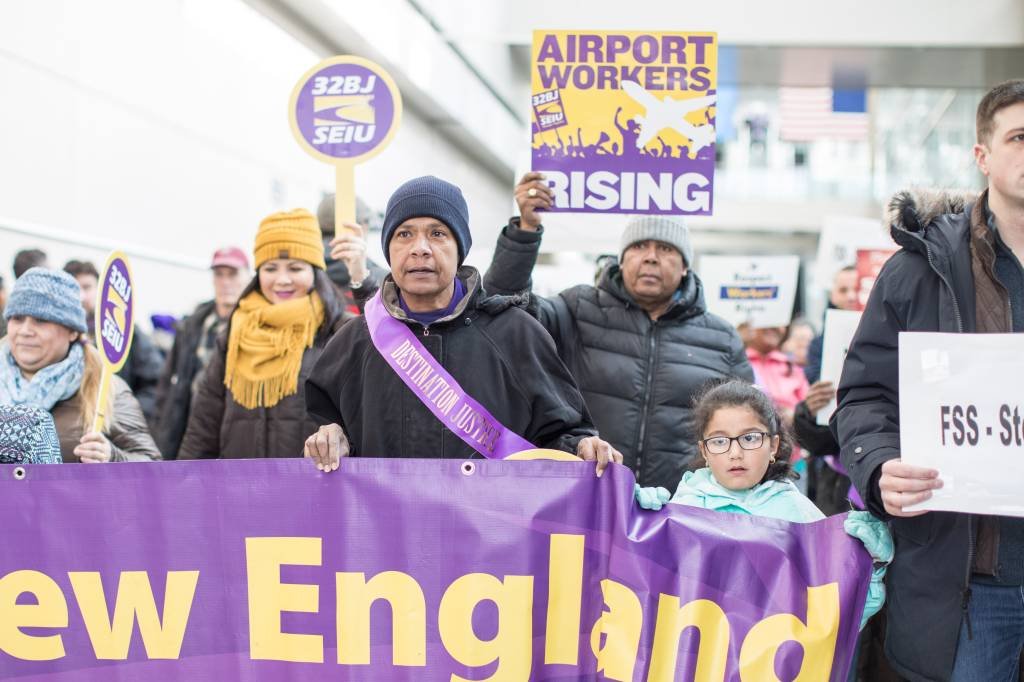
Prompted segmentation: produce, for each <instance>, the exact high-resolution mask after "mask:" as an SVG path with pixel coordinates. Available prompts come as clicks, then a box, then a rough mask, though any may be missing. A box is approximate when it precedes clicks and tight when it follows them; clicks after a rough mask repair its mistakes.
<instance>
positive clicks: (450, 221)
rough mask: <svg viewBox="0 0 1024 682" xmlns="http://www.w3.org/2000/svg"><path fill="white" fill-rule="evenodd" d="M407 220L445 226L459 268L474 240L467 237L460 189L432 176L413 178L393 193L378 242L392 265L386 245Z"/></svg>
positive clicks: (467, 229) (467, 224)
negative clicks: (453, 243) (451, 236)
mask: <svg viewBox="0 0 1024 682" xmlns="http://www.w3.org/2000/svg"><path fill="white" fill-rule="evenodd" d="M410 218H436V219H437V220H440V221H441V222H442V223H444V224H445V225H447V226H448V228H449V229H450V230H451V231H452V234H454V235H455V241H456V242H457V243H458V245H459V265H462V261H464V260H465V259H466V254H467V253H469V248H470V247H471V246H473V237H472V236H471V235H470V234H469V207H468V206H466V200H465V198H463V196H462V190H460V189H459V188H458V187H456V186H455V185H453V184H452V183H450V182H445V181H444V180H442V179H440V178H435V177H434V176H433V175H425V176H423V177H421V178H414V179H412V180H410V181H408V182H406V183H405V184H403V185H402V186H401V187H399V188H398V189H396V190H395V193H394V194H392V195H391V198H390V199H388V206H387V208H386V209H385V211H384V227H383V229H382V230H381V235H380V242H381V245H382V246H383V247H384V257H385V258H387V261H388V263H391V256H389V255H388V243H389V242H390V241H391V236H392V235H393V234H394V232H395V228H397V227H398V226H399V225H401V224H402V223H404V222H405V221H406V220H409V219H410Z"/></svg>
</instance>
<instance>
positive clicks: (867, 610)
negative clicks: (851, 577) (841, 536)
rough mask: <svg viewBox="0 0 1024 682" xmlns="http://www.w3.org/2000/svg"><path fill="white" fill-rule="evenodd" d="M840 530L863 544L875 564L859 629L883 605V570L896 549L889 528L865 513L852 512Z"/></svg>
mask: <svg viewBox="0 0 1024 682" xmlns="http://www.w3.org/2000/svg"><path fill="white" fill-rule="evenodd" d="M843 530H845V531H846V533H847V535H850V536H851V537H855V538H857V539H858V540H860V541H861V542H862V543H864V549H866V550H867V551H868V554H870V555H871V560H872V561H873V562H874V563H875V570H874V572H872V574H871V582H870V583H868V594H867V598H866V599H865V602H864V613H863V614H862V615H861V619H860V627H861V629H863V628H864V624H865V623H867V622H868V619H870V618H871V616H873V615H875V614H876V613H878V612H879V611H880V610H881V608H882V604H884V603H885V583H884V582H883V579H884V578H885V568H886V565H888V564H889V562H891V561H892V557H893V555H894V554H895V547H894V546H893V542H892V535H890V534H889V528H888V526H886V525H885V523H883V522H882V521H880V520H879V519H877V518H875V517H874V516H872V515H871V514H870V513H868V512H866V511H852V512H850V513H849V514H847V516H846V520H845V521H843Z"/></svg>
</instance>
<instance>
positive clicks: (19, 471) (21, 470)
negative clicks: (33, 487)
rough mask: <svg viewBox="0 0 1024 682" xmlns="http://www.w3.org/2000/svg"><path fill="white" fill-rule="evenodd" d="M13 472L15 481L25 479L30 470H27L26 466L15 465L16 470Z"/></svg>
mask: <svg viewBox="0 0 1024 682" xmlns="http://www.w3.org/2000/svg"><path fill="white" fill-rule="evenodd" d="M12 473H13V475H14V480H15V481H24V480H25V477H26V476H27V475H28V472H27V471H25V467H14V471H13V472H12Z"/></svg>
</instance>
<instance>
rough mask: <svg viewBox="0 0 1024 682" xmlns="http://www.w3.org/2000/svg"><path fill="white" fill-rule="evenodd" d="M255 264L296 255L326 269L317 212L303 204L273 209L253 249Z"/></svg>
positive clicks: (261, 228) (295, 256) (261, 226)
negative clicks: (283, 208) (283, 209)
mask: <svg viewBox="0 0 1024 682" xmlns="http://www.w3.org/2000/svg"><path fill="white" fill-rule="evenodd" d="M253 257H254V260H255V262H256V268H257V269H258V268H259V267H260V266H261V265H263V264H264V263H266V262H267V261H268V260H274V259H275V258H295V259H297V260H304V261H306V262H307V263H309V264H310V265H313V266H315V267H318V268H320V269H321V270H326V269H327V263H326V262H324V243H323V241H322V237H321V234H320V225H319V223H317V221H316V216H314V215H313V214H312V213H310V212H309V211H307V210H306V209H304V208H297V209H295V210H293V211H282V212H281V213H274V214H272V215H269V216H267V217H266V218H264V219H263V222H261V223H260V229H259V231H258V232H256V247H255V249H254V250H253Z"/></svg>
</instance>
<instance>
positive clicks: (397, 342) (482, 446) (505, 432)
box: [363, 288, 534, 459]
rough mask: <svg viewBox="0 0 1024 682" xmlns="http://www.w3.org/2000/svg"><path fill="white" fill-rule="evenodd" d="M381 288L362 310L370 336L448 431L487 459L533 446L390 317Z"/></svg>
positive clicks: (413, 335)
mask: <svg viewBox="0 0 1024 682" xmlns="http://www.w3.org/2000/svg"><path fill="white" fill-rule="evenodd" d="M381 291H383V288H382V289H381ZM381 291H378V292H377V294H376V295H375V296H374V297H373V298H371V299H370V300H369V301H367V302H366V308H365V309H364V311H363V313H364V316H365V317H366V326H367V327H369V329H370V340H372V341H373V345H374V347H375V348H376V349H377V352H379V353H380V354H381V357H383V358H384V360H385V361H386V362H387V363H388V365H390V366H391V369H393V370H394V371H395V374H397V375H398V376H399V378H401V380H402V381H404V382H405V385H406V386H408V387H409V390H410V391H412V392H413V394H414V395H415V396H416V397H417V398H419V399H420V402H422V403H423V404H424V405H426V406H427V409H429V410H430V411H431V412H433V413H434V416H435V417H437V418H438V420H439V421H440V422H441V423H442V424H444V425H445V427H446V428H447V429H448V430H449V431H451V432H452V433H454V434H455V435H456V436H458V437H459V438H461V439H462V440H463V442H465V443H466V445H468V446H469V447H471V448H473V449H474V450H476V451H477V452H479V453H480V454H481V455H483V456H484V457H487V458H488V459H505V458H506V457H508V456H509V455H511V454H514V453H516V452H522V451H523V450H533V449H534V446H533V445H532V444H531V443H530V442H529V441H527V440H525V439H523V438H521V437H520V436H519V435H518V434H516V433H514V432H512V431H511V430H509V429H508V428H506V427H505V425H504V424H502V423H501V422H499V421H498V420H497V419H495V418H494V417H493V416H492V415H491V413H490V412H488V411H487V410H486V408H484V406H483V405H481V404H480V403H478V402H477V401H475V400H473V398H472V396H470V395H469V394H467V393H466V392H465V391H464V390H462V387H461V386H459V384H458V382H457V381H455V379H454V378H453V377H452V375H451V374H449V373H448V372H447V371H445V368H444V367H442V366H441V364H440V363H439V362H438V361H437V360H435V359H434V356H433V355H431V354H430V353H429V352H428V351H427V349H426V348H424V347H423V344H422V343H420V341H419V339H417V338H416V335H415V334H413V333H412V331H411V330H410V329H409V327H407V326H406V325H405V324H403V323H401V322H399V321H398V320H396V319H395V318H393V317H391V314H390V313H388V311H387V309H386V308H385V307H384V302H383V301H382V300H381Z"/></svg>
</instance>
